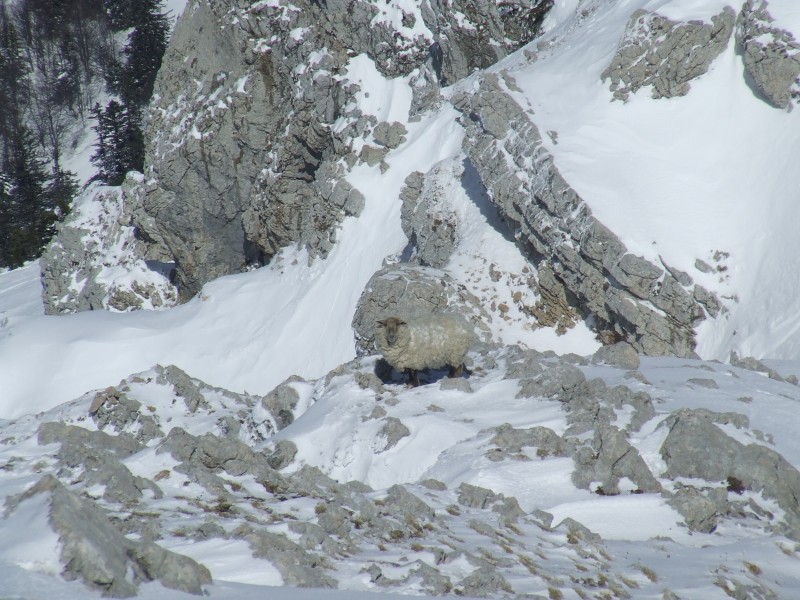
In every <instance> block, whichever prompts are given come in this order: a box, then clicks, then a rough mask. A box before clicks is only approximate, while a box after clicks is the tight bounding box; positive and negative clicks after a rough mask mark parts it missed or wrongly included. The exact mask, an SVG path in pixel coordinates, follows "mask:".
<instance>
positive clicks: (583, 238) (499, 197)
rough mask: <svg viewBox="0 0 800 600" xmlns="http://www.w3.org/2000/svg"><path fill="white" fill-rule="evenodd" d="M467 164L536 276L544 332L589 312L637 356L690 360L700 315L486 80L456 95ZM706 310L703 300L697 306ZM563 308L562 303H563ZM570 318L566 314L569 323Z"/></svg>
mask: <svg viewBox="0 0 800 600" xmlns="http://www.w3.org/2000/svg"><path fill="white" fill-rule="evenodd" d="M453 103H454V105H455V106H456V108H457V109H459V110H460V111H462V113H463V117H462V122H463V124H464V126H465V129H466V136H465V138H464V142H463V144H462V147H463V150H464V152H465V154H466V155H467V157H468V158H469V161H470V162H471V164H472V165H473V166H474V168H475V170H476V172H477V174H478V175H479V177H480V180H481V182H482V183H483V184H484V186H485V187H486V190H487V192H488V194H489V196H490V198H491V200H492V202H493V203H494V204H495V206H496V207H497V210H498V212H499V213H500V214H501V215H502V217H503V218H504V220H505V221H506V222H507V223H509V224H510V225H511V227H512V229H513V230H514V233H515V237H516V239H517V240H518V244H519V245H520V247H521V249H522V250H523V252H524V253H525V255H526V256H528V257H529V258H530V260H532V261H533V262H534V263H535V264H536V265H537V268H538V270H539V271H540V273H549V275H548V276H547V277H545V278H542V277H541V276H540V279H539V286H540V287H542V288H547V291H546V293H545V291H544V290H543V293H542V294H540V295H541V296H542V297H543V298H544V299H545V300H547V302H548V303H549V304H548V306H547V307H545V308H544V309H543V312H544V313H546V314H547V315H548V319H549V320H550V322H553V323H558V322H562V323H569V322H574V320H575V316H574V313H575V311H577V314H586V313H591V314H592V315H593V316H594V318H595V322H596V324H597V325H596V327H597V328H598V330H601V331H607V332H609V334H610V335H611V336H612V337H615V338H616V340H617V341H619V340H624V341H627V342H628V343H629V344H631V345H632V346H633V347H634V349H635V350H636V351H637V352H639V353H642V354H646V355H663V354H673V355H678V356H692V355H693V354H694V344H695V341H694V327H695V326H696V325H697V323H698V322H699V321H700V320H702V319H703V318H705V314H706V313H705V308H704V305H701V304H700V303H699V302H698V301H697V300H695V298H694V296H693V291H692V290H687V289H685V288H684V287H683V285H681V284H680V283H679V282H678V280H677V279H676V278H675V277H674V276H673V275H671V274H670V273H669V272H666V271H665V270H664V269H663V268H662V267H660V266H656V265H653V264H649V263H647V262H646V261H645V260H644V259H642V258H639V257H635V256H632V255H631V254H630V253H629V252H628V251H627V249H626V248H625V246H624V244H623V243H622V242H621V241H620V240H619V238H618V237H617V236H616V235H614V233H612V232H611V231H610V230H609V229H608V228H607V227H605V226H604V225H603V224H602V223H600V222H599V221H597V220H596V219H595V218H594V217H593V216H592V214H591V211H590V209H589V207H588V206H587V205H586V203H585V202H584V201H583V200H582V199H581V198H580V197H579V196H578V194H577V193H576V192H575V191H574V190H573V189H572V188H571V187H570V186H569V184H568V183H567V182H566V181H565V180H564V178H563V177H562V176H561V174H560V173H559V171H558V169H557V168H556V166H555V164H554V162H553V158H552V156H551V155H550V154H549V153H548V152H547V150H546V149H545V148H544V146H543V144H542V138H541V135H540V133H539V131H538V129H537V128H536V127H535V125H534V124H533V123H532V122H531V120H530V119H529V118H528V115H527V114H526V113H525V111H524V110H523V109H522V108H521V107H520V106H519V104H517V103H516V102H515V101H514V100H513V99H512V98H511V97H510V96H509V95H508V94H507V93H506V92H505V91H504V90H503V86H502V85H501V84H500V82H499V80H498V77H497V76H496V75H494V74H491V75H489V74H487V75H484V76H483V77H482V78H481V79H479V80H478V81H477V82H476V91H474V92H472V93H469V94H467V93H463V94H460V95H459V94H456V95H454V97H453ZM706 302H707V299H706ZM565 303H566V304H565ZM570 311H572V312H573V314H570Z"/></svg>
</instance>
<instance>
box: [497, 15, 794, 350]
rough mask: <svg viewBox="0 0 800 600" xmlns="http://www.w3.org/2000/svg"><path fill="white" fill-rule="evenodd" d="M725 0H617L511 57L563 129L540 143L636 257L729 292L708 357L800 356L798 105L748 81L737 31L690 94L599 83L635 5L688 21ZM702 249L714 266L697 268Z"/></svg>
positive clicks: (541, 119)
mask: <svg viewBox="0 0 800 600" xmlns="http://www.w3.org/2000/svg"><path fill="white" fill-rule="evenodd" d="M726 4H727V3H726V2H724V1H714V0H698V1H697V2H674V1H673V2H664V1H659V2H632V1H629V2H619V3H614V4H612V5H609V6H608V7H604V10H597V11H595V12H593V13H592V14H591V15H590V16H588V17H586V19H585V21H584V22H583V24H582V26H581V27H575V26H574V24H572V27H571V28H570V27H567V26H566V25H565V27H564V28H563V29H558V30H554V31H551V32H550V33H549V34H548V35H549V36H551V37H552V38H553V40H554V41H555V42H556V48H557V51H555V50H550V51H545V52H541V53H540V55H539V58H538V60H537V61H536V62H535V63H534V64H533V65H530V66H529V65H528V64H526V63H525V61H524V60H522V59H521V58H520V57H518V56H517V55H515V57H512V58H511V59H509V60H507V61H505V62H504V63H503V65H502V66H503V67H505V68H509V66H511V68H510V71H511V73H512V74H513V76H514V79H515V81H516V83H517V85H518V86H519V87H520V88H521V89H522V93H521V94H520V95H519V100H520V103H521V105H522V106H523V107H526V108H527V106H528V105H530V112H531V113H532V114H531V118H532V119H533V120H534V122H535V123H536V124H537V125H538V126H539V128H540V130H542V131H544V132H550V131H552V132H556V133H557V141H553V138H552V137H551V136H543V139H544V143H545V145H546V147H547V149H548V150H549V151H550V152H551V153H552V154H553V155H554V157H555V162H556V164H557V166H558V168H559V170H560V171H561V173H562V174H563V175H564V177H565V178H566V180H567V181H569V182H570V184H571V185H572V186H573V188H574V189H575V190H576V191H577V192H578V193H579V194H580V196H581V197H582V198H583V199H584V200H585V201H586V202H587V203H588V204H589V206H590V207H591V209H592V212H593V213H594V214H595V216H596V217H597V218H598V219H599V220H600V221H601V222H602V223H604V224H605V225H607V226H608V227H609V228H610V229H611V230H612V231H614V232H616V233H617V234H618V235H619V236H620V239H621V240H622V242H623V243H625V245H626V246H627V247H628V249H629V250H630V251H631V252H632V253H633V254H635V255H638V256H643V257H645V258H647V259H648V260H650V261H652V262H654V263H655V264H659V263H660V262H661V261H663V262H664V263H666V264H667V265H669V266H670V267H673V268H677V269H680V270H682V271H685V272H687V273H689V274H690V276H691V277H692V278H693V279H694V280H695V281H697V282H699V283H700V284H701V285H703V286H704V287H706V288H707V289H709V290H711V291H713V292H716V293H717V294H718V296H719V297H720V298H721V299H723V302H724V303H725V305H726V307H727V309H728V310H729V311H730V313H729V314H728V315H726V316H724V317H722V318H720V319H718V320H716V321H712V320H708V321H706V322H705V323H703V324H702V325H701V326H700V327H699V329H698V347H697V352H698V353H699V354H700V355H701V356H703V357H706V358H718V359H726V358H727V357H728V355H729V353H730V351H731V350H736V351H737V352H739V353H740V354H742V355H753V356H759V357H774V358H789V357H796V356H797V355H798V353H800V335H798V334H799V333H800V330H798V327H800V322H798V321H797V319H796V317H795V315H797V314H798V312H799V311H800V295H798V294H797V291H796V290H797V288H796V285H795V284H794V282H793V279H792V277H791V276H790V275H789V273H790V272H791V271H792V270H793V268H792V267H790V266H789V264H787V257H792V256H798V255H799V253H800V239H798V237H797V236H796V235H794V233H793V232H794V223H796V222H798V218H799V217H800V207H798V204H797V203H796V202H794V201H793V200H792V198H796V196H797V193H798V190H800V171H798V170H797V169H794V168H793V167H792V164H793V163H792V160H793V158H792V157H794V156H796V155H797V154H798V152H800V137H798V136H797V135H796V132H797V131H798V129H799V128H800V113H798V112H797V111H791V112H786V111H781V110H776V109H775V108H772V107H770V106H769V105H767V104H766V103H765V102H764V101H763V100H761V99H760V98H758V97H756V96H755V95H754V94H753V92H752V91H751V90H750V88H749V87H748V86H747V85H745V84H744V81H745V80H746V77H745V74H744V66H743V63H742V60H741V57H740V56H738V55H737V52H736V49H735V41H734V39H733V38H731V40H730V43H729V46H728V48H727V50H726V51H725V52H724V53H723V54H722V55H721V56H720V57H718V58H717V59H716V60H715V61H714V62H713V63H712V65H711V68H710V70H709V72H708V73H707V74H706V75H704V76H702V77H700V78H698V79H696V80H693V81H692V82H691V92H690V93H689V94H688V95H686V96H684V97H678V98H671V99H659V100H653V99H652V98H650V93H649V90H648V89H643V90H640V91H639V92H638V93H636V94H634V95H632V97H631V98H630V99H629V101H628V102H625V103H623V102H619V101H612V99H611V93H610V92H609V90H608V82H607V81H606V82H603V81H602V80H601V73H602V71H603V69H604V68H605V67H606V65H608V63H609V62H610V60H611V57H612V55H613V53H614V52H615V50H616V46H617V41H618V40H619V38H620V37H621V35H622V32H623V30H624V27H625V24H626V23H627V21H628V18H629V16H630V14H631V12H632V11H633V10H634V9H635V8H636V7H638V6H641V7H643V8H646V9H649V10H657V11H658V12H659V13H660V14H663V15H665V16H668V17H671V18H679V17H680V18H682V19H684V20H685V19H693V18H701V19H706V18H707V17H708V16H710V15H713V14H718V13H719V12H720V11H721V10H722V8H723V7H724V6H725V5H726ZM777 4H778V3H776V5H777ZM770 6H772V3H770ZM567 25H568V24H567ZM584 28H590V29H591V30H592V31H593V35H591V36H586V35H583V34H582V32H583V30H584ZM560 36H563V37H560ZM515 61H516V64H515ZM698 259H699V260H702V261H704V262H706V263H707V264H709V265H711V266H712V267H713V268H714V270H713V271H712V272H711V273H703V272H701V271H699V270H698V269H697V268H696V266H695V265H696V261H697V260H698Z"/></svg>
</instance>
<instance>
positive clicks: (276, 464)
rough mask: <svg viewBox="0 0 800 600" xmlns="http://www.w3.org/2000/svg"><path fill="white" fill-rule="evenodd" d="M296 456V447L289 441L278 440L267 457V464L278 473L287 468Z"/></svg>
mask: <svg viewBox="0 0 800 600" xmlns="http://www.w3.org/2000/svg"><path fill="white" fill-rule="evenodd" d="M295 456H297V445H296V444H295V443H294V442H292V441H291V440H278V442H277V443H276V444H275V449H274V450H273V451H272V452H271V453H270V454H269V455H267V464H268V465H269V466H270V467H272V468H273V469H275V470H276V471H280V470H281V469H283V468H285V467H288V466H289V465H290V464H292V461H294V457H295Z"/></svg>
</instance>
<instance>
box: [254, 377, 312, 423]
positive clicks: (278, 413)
mask: <svg viewBox="0 0 800 600" xmlns="http://www.w3.org/2000/svg"><path fill="white" fill-rule="evenodd" d="M296 381H304V380H303V379H302V378H301V377H297V376H296V375H294V376H292V377H290V378H289V379H287V380H286V381H284V382H283V383H281V384H279V385H278V386H277V387H276V388H275V389H273V390H272V391H271V392H269V393H268V394H267V395H266V396H264V398H263V399H262V400H261V405H262V406H263V407H264V408H265V409H267V411H269V413H270V414H272V416H273V417H274V419H275V425H276V427H277V429H278V431H280V430H281V429H283V428H284V427H287V426H289V425H291V424H292V423H294V409H295V408H296V407H297V403H298V402H299V401H300V394H298V393H297V390H296V389H294V387H292V383H294V382H296Z"/></svg>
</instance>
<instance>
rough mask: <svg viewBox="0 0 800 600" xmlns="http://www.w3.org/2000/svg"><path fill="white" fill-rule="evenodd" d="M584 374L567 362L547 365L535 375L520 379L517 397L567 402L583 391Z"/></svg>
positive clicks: (584, 383)
mask: <svg viewBox="0 0 800 600" xmlns="http://www.w3.org/2000/svg"><path fill="white" fill-rule="evenodd" d="M585 385H586V376H585V375H584V374H583V373H582V372H581V370H580V369H578V368H577V367H574V366H572V365H570V364H568V363H561V362H559V363H556V364H554V365H548V366H547V367H546V368H545V370H544V371H543V372H542V373H541V374H539V375H536V376H535V377H530V378H526V379H520V382H519V392H518V393H517V398H548V399H556V400H560V401H561V402H569V401H570V400H571V399H572V398H574V397H575V396H577V395H580V394H582V393H583V391H584V389H585Z"/></svg>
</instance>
